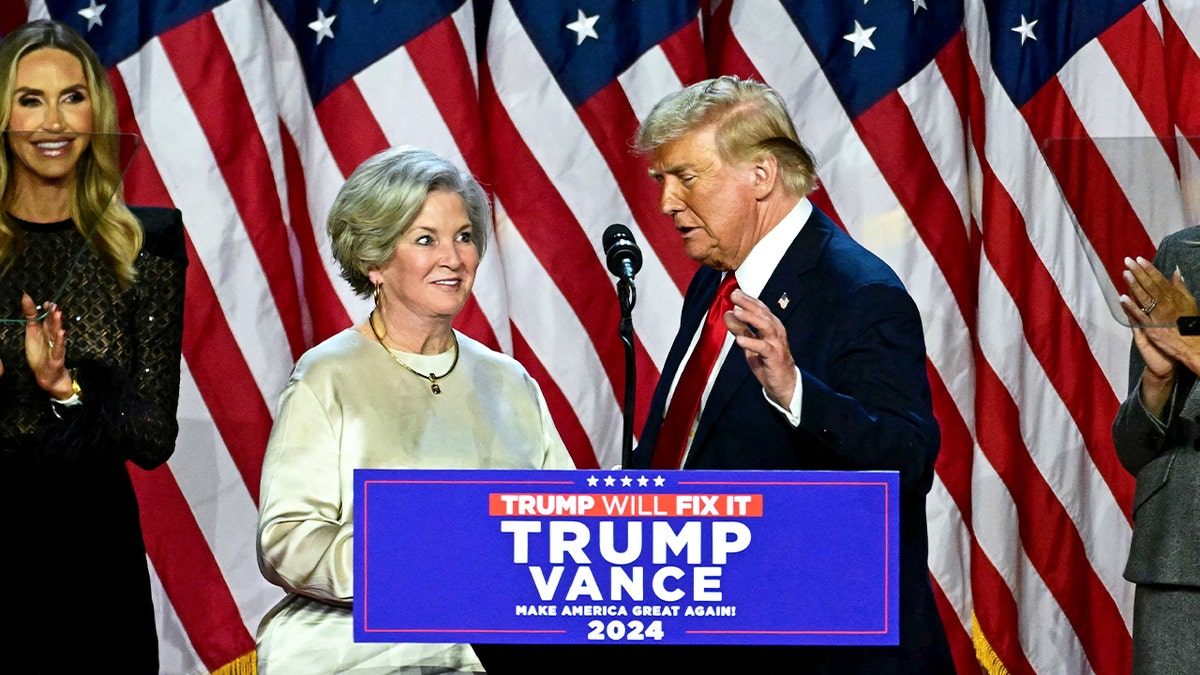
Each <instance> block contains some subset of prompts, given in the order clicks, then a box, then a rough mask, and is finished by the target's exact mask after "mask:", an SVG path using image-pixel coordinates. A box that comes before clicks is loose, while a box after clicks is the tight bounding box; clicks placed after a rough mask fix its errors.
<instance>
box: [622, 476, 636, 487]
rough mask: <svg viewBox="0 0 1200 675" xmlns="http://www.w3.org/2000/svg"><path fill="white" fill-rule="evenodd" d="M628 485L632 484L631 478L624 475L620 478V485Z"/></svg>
mask: <svg viewBox="0 0 1200 675" xmlns="http://www.w3.org/2000/svg"><path fill="white" fill-rule="evenodd" d="M630 485H633V479H632V478H630V477H629V476H625V477H624V478H622V479H621V487H629V486H630Z"/></svg>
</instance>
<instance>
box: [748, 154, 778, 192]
mask: <svg viewBox="0 0 1200 675" xmlns="http://www.w3.org/2000/svg"><path fill="white" fill-rule="evenodd" d="M778 184H779V160H778V159H776V158H775V156H774V155H766V156H764V157H762V158H761V159H758V160H755V162H754V198H755V199H758V200H762V199H766V198H767V197H768V196H769V195H770V194H771V193H772V192H774V191H775V188H776V187H777V186H778Z"/></svg>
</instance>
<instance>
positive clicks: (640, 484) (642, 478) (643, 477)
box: [638, 476, 650, 487]
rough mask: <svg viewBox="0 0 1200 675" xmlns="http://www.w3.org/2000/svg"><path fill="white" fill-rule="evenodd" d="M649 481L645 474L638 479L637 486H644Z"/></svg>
mask: <svg viewBox="0 0 1200 675" xmlns="http://www.w3.org/2000/svg"><path fill="white" fill-rule="evenodd" d="M649 483H650V479H649V478H646V477H645V476H642V477H641V478H639V479H638V487H646V485H647V484H649Z"/></svg>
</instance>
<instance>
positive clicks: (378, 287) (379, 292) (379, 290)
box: [373, 281, 383, 307]
mask: <svg viewBox="0 0 1200 675" xmlns="http://www.w3.org/2000/svg"><path fill="white" fill-rule="evenodd" d="M382 294H383V282H382V281H381V282H379V283H377V284H375V292H374V293H373V295H374V296H375V306H376V307H378V306H379V296H380V295H382Z"/></svg>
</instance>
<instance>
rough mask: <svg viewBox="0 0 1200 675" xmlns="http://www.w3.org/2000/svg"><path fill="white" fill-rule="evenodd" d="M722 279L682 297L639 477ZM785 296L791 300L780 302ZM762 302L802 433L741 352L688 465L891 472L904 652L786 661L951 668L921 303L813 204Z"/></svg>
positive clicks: (702, 274)
mask: <svg viewBox="0 0 1200 675" xmlns="http://www.w3.org/2000/svg"><path fill="white" fill-rule="evenodd" d="M720 279H721V273H720V272H718V271H716V270H713V269H710V268H707V267H703V268H701V269H700V270H699V271H698V272H697V273H696V276H695V277H694V278H693V279H692V282H691V284H690V285H689V287H688V290H687V294H686V295H685V297H684V303H683V313H682V320H681V324H680V329H679V333H678V335H676V337H675V342H674V344H673V345H672V347H671V351H670V353H669V355H668V357H667V362H666V365H665V366H664V368H663V373H662V378H661V379H660V380H659V382H658V386H657V388H656V389H655V392H654V399H653V401H652V402H651V405H650V412H649V416H648V417H647V421H646V426H645V429H644V430H643V432H642V436H641V439H640V441H639V444H638V447H637V450H636V451H635V453H634V466H635V468H646V467H649V465H650V459H651V456H652V454H653V450H654V445H655V441H656V440H657V438H658V434H659V431H660V429H661V427H662V417H663V411H664V410H665V408H666V403H667V400H666V398H667V392H668V389H669V388H670V385H671V382H672V381H673V379H674V378H675V374H676V372H677V371H678V369H679V368H680V362H681V361H682V360H683V356H684V353H685V352H686V351H687V348H688V345H689V344H690V342H691V339H692V336H693V335H694V334H695V332H696V330H697V329H698V327H699V325H700V322H701V321H702V320H703V318H704V315H705V313H706V312H707V311H708V307H709V306H710V305H711V304H712V300H713V297H714V296H715V295H716V290H717V286H718V284H719V283H720ZM785 293H786V295H787V298H788V302H786V303H781V302H779V299H780V298H781V297H783V296H784V294H785ZM759 298H760V299H761V300H762V301H763V302H764V303H766V305H767V306H768V307H770V308H771V311H772V312H774V313H775V315H776V316H777V317H779V320H780V321H781V322H783V325H784V327H785V328H786V329H787V334H788V343H789V344H790V346H791V351H792V357H793V359H794V360H795V362H796V365H797V366H798V367H799V369H800V377H801V380H802V385H801V386H802V387H803V395H802V400H801V418H800V425H799V427H798V428H796V427H793V426H792V425H791V424H790V423H789V422H788V421H787V419H786V418H785V417H784V416H783V414H781V413H780V412H779V411H778V410H776V409H774V408H773V407H772V406H771V405H770V404H769V403H768V402H767V400H766V398H765V397H764V395H763V389H762V385H761V384H760V383H759V382H758V380H757V379H756V378H755V377H754V374H753V373H752V372H751V371H750V367H749V365H748V364H747V362H746V358H745V355H744V353H743V352H742V350H741V348H739V347H738V346H737V345H736V344H735V345H734V346H733V347H732V348H731V349H730V351H729V354H728V356H727V357H726V359H725V362H724V363H723V364H722V366H721V370H720V371H719V373H718V374H717V379H716V381H715V382H714V384H713V387H712V390H711V392H710V394H709V397H708V400H707V401H706V402H705V405H704V408H703V409H702V410H701V414H700V421H699V425H698V427H697V429H696V435H695V437H694V439H693V442H692V447H691V449H690V450H689V453H688V457H687V459H686V461H685V465H684V468H685V469H722V470H726V469H791V470H867V469H884V470H896V471H899V473H900V484H901V496H900V527H901V534H900V549H901V551H900V578H901V588H900V613H901V626H900V633H901V646H900V647H899V648H898V649H897V648H879V647H874V648H854V649H849V648H824V649H807V650H801V652H802V655H796V654H794V653H792V654H791V655H790V656H788V657H786V661H787V662H790V663H795V661H793V660H792V659H793V658H800V659H801V660H802V661H805V662H808V663H812V664H816V665H814V666H813V670H812V671H811V672H822V673H825V672H830V673H832V672H838V673H842V672H864V673H866V672H870V673H889V672H897V673H909V672H911V673H918V672H919V673H940V672H953V664H952V663H951V661H950V655H949V648H948V646H947V644H946V637H945V633H944V631H943V628H942V625H941V622H940V619H939V617H938V613H937V609H936V607H935V605H934V599H933V592H932V588H931V586H930V583H929V571H928V549H929V545H928V536H927V531H926V525H925V495H926V493H928V492H929V488H930V485H931V484H932V481H933V464H934V460H935V459H936V458H937V453H938V448H939V443H940V432H939V430H938V425H937V421H936V420H935V419H934V416H933V407H932V401H931V396H930V390H929V381H928V378H927V376H926V371H925V342H924V337H923V334H922V330H921V317H920V314H919V313H918V312H917V308H916V305H915V304H914V303H913V301H912V298H911V297H910V296H909V295H908V292H907V291H906V290H905V288H904V286H903V284H902V283H901V282H900V280H899V278H898V277H897V276H896V274H895V272H893V271H892V269H891V268H890V267H888V266H887V264H886V263H884V262H883V261H882V260H880V259H879V258H877V257H876V256H875V255H874V254H872V253H870V252H869V251H867V250H866V249H865V248H863V247H862V246H861V245H859V244H858V243H857V242H855V241H854V240H853V239H851V238H850V236H849V235H847V234H846V233H845V232H843V231H842V230H840V229H839V228H838V227H837V226H836V225H834V224H833V222H832V221H830V220H829V218H828V217H826V216H825V215H824V214H823V213H821V212H820V211H818V210H817V209H815V208H814V209H813V214H812V216H811V217H810V218H809V220H808V222H806V223H805V225H804V227H803V228H802V229H801V231H800V233H799V235H797V237H796V238H795V239H794V240H793V241H792V243H791V245H790V246H789V247H788V250H787V252H786V253H785V254H784V256H783V259H782V260H781V261H780V263H779V265H778V267H776V269H775V272H774V273H773V274H772V275H771V277H770V279H769V280H768V281H767V284H766V286H765V287H764V289H763V292H762V294H761V295H760V296H759ZM783 305H786V306H783ZM702 651H703V650H702ZM767 651H770V650H767ZM774 653H776V654H778V653H779V652H778V650H774ZM700 658H704V659H708V658H711V655H709V656H703V655H702V656H700ZM752 659H753V660H757V657H752ZM789 672H791V670H790V669H789ZM803 672H810V671H803Z"/></svg>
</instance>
